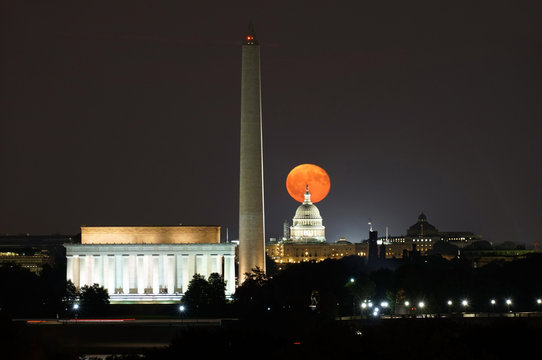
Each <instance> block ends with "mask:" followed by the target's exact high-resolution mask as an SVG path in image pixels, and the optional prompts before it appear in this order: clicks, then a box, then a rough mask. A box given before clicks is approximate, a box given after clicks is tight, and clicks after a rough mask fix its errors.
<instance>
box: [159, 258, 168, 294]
mask: <svg viewBox="0 0 542 360" xmlns="http://www.w3.org/2000/svg"><path fill="white" fill-rule="evenodd" d="M165 258H166V256H165V255H163V254H160V255H158V289H159V290H160V291H158V293H160V292H162V291H163V290H162V289H165V288H166V287H167V284H166V281H165V275H166V274H165Z"/></svg>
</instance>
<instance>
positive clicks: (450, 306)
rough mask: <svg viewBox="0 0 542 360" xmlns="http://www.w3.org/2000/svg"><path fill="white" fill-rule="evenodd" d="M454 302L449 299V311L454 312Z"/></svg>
mask: <svg viewBox="0 0 542 360" xmlns="http://www.w3.org/2000/svg"><path fill="white" fill-rule="evenodd" d="M453 304H454V302H453V301H452V300H448V312H449V313H452V305H453Z"/></svg>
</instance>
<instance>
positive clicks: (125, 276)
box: [122, 254, 135, 294]
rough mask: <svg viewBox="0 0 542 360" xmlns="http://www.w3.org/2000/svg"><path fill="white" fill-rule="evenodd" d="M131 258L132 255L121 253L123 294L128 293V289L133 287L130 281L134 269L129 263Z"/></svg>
mask: <svg viewBox="0 0 542 360" xmlns="http://www.w3.org/2000/svg"><path fill="white" fill-rule="evenodd" d="M132 259H133V257H132V256H130V255H128V254H123V255H122V292H123V293H125V294H129V293H130V289H133V288H135V286H133V283H132V282H131V278H132V276H133V274H134V270H135V269H134V268H133V267H132V265H133V264H131V262H132Z"/></svg>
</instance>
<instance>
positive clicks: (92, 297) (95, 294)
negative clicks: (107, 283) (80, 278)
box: [79, 284, 109, 315]
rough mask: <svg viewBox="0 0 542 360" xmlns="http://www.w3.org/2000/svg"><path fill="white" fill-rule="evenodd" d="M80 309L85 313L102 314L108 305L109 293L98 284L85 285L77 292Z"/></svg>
mask: <svg viewBox="0 0 542 360" xmlns="http://www.w3.org/2000/svg"><path fill="white" fill-rule="evenodd" d="M79 302H80V311H81V312H82V313H84V314H87V315H91V314H92V315H103V314H105V312H106V311H107V308H108V305H109V293H108V292H107V290H106V289H105V288H104V287H103V286H100V285H98V284H93V285H92V286H88V285H85V286H83V287H82V288H81V291H80V294H79Z"/></svg>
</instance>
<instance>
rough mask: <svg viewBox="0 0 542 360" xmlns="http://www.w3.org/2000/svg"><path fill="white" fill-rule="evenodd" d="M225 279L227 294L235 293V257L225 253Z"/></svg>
mask: <svg viewBox="0 0 542 360" xmlns="http://www.w3.org/2000/svg"><path fill="white" fill-rule="evenodd" d="M224 280H225V281H226V295H232V294H233V293H235V257H234V255H224Z"/></svg>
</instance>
